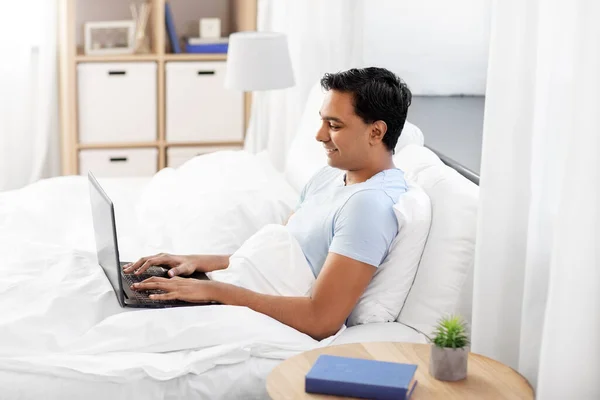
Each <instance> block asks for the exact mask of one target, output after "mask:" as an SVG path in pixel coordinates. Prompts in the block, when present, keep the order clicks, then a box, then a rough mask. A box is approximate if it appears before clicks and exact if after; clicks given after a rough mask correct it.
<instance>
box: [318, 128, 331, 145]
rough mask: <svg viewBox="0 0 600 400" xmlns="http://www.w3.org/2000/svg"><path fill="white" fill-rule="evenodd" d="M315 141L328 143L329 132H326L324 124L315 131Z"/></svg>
mask: <svg viewBox="0 0 600 400" xmlns="http://www.w3.org/2000/svg"><path fill="white" fill-rule="evenodd" d="M315 139H317V141H319V142H329V140H330V138H329V131H328V130H327V127H326V126H325V124H321V127H320V128H319V130H318V131H317V134H316V136H315Z"/></svg>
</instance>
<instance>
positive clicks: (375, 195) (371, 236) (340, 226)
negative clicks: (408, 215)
mask: <svg viewBox="0 0 600 400" xmlns="http://www.w3.org/2000/svg"><path fill="white" fill-rule="evenodd" d="M392 207H393V204H392V201H391V199H390V198H389V197H387V195H385V193H382V192H379V191H376V190H365V191H361V192H358V193H356V194H354V195H353V196H352V197H350V198H349V199H348V201H347V202H346V203H345V204H344V206H343V207H342V208H341V209H340V210H339V212H338V215H337V216H336V217H335V219H334V227H333V239H332V241H331V245H330V246H329V252H332V253H336V254H340V255H343V256H346V257H349V258H352V259H354V260H357V261H360V262H363V263H365V264H369V265H373V266H375V267H379V265H380V264H381V263H382V262H383V260H384V259H385V257H386V256H387V253H388V250H389V248H390V245H391V244H392V241H393V240H394V238H395V237H396V235H397V234H398V222H397V220H396V215H395V214H394V210H393V208H392Z"/></svg>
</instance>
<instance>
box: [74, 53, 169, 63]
mask: <svg viewBox="0 0 600 400" xmlns="http://www.w3.org/2000/svg"><path fill="white" fill-rule="evenodd" d="M159 59H160V56H159V55H158V54H114V55H103V56H88V55H85V54H77V55H76V56H75V62H78V63H80V62H134V61H158V60H159Z"/></svg>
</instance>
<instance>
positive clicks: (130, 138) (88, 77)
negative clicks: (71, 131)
mask: <svg viewBox="0 0 600 400" xmlns="http://www.w3.org/2000/svg"><path fill="white" fill-rule="evenodd" d="M156 69H157V67H156V63H154V62H136V63H81V64H79V65H78V66H77V83H78V88H77V89H78V99H79V102H78V107H79V110H78V111H79V114H78V121H79V142H80V143H123V142H154V141H156V139H157V135H156V98H157V96H156V79H157V78H156Z"/></svg>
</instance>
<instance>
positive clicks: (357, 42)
mask: <svg viewBox="0 0 600 400" xmlns="http://www.w3.org/2000/svg"><path fill="white" fill-rule="evenodd" d="M363 3H364V0H327V1H323V0H302V1H297V0H259V2H258V30H259V31H274V32H283V33H285V34H286V35H287V38H288V45H289V50H290V57H291V60H292V67H293V69H294V76H295V80H296V85H295V86H294V87H292V88H289V89H283V90H274V91H264V92H254V93H253V109H252V117H251V122H250V127H249V129H248V133H247V137H246V146H245V147H246V149H247V150H252V151H255V152H256V151H261V150H264V149H267V150H268V152H269V155H270V158H271V161H272V163H273V164H274V165H275V166H276V167H277V168H279V169H283V167H284V165H285V155H286V152H287V149H288V148H289V145H290V143H291V140H292V138H293V136H294V134H295V132H296V127H297V125H298V121H299V119H300V116H301V114H302V110H303V107H304V103H305V101H306V99H307V97H308V93H309V91H310V88H311V87H312V86H313V85H314V84H315V83H317V82H318V81H319V79H320V78H321V77H322V76H323V74H324V73H326V72H337V71H341V70H345V69H348V68H352V67H360V66H362V51H363V47H362V18H363V12H362V10H363ZM315 133H316V132H315Z"/></svg>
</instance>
